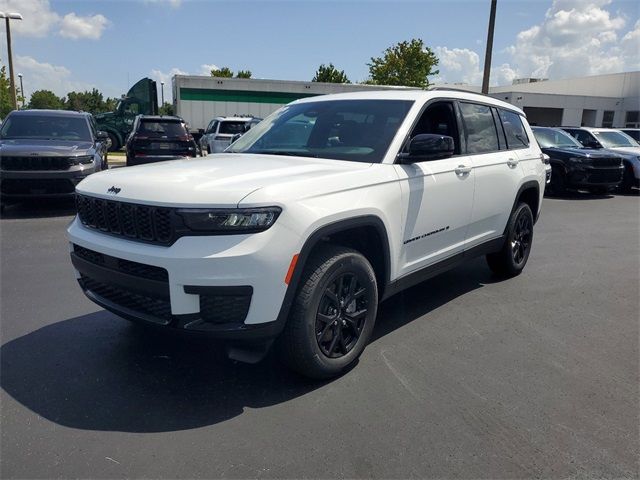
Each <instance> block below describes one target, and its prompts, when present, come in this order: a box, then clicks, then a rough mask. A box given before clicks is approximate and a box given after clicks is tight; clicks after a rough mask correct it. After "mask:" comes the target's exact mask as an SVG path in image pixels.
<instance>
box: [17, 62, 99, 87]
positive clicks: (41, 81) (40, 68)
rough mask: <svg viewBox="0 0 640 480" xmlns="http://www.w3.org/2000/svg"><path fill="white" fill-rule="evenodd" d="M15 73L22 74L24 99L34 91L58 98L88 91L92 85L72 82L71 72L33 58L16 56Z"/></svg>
mask: <svg viewBox="0 0 640 480" xmlns="http://www.w3.org/2000/svg"><path fill="white" fill-rule="evenodd" d="M15 71H16V74H17V73H22V75H23V79H24V87H25V88H24V89H25V93H26V97H27V98H29V97H30V96H31V93H32V92H34V91H36V90H51V91H52V92H54V93H55V94H56V95H58V96H59V97H63V96H65V95H66V94H67V93H69V92H70V91H74V90H83V91H84V90H90V89H91V88H93V85H89V84H86V83H83V82H77V81H75V80H73V75H72V73H71V71H70V70H69V69H68V68H66V67H63V66H61V65H52V64H50V63H46V62H39V61H38V60H36V59H35V58H33V57H29V56H21V55H17V56H16V57H15Z"/></svg>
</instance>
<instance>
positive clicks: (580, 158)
mask: <svg viewBox="0 0 640 480" xmlns="http://www.w3.org/2000/svg"><path fill="white" fill-rule="evenodd" d="M531 129H532V130H533V134H534V135H535V137H536V140H537V141H538V144H539V145H540V148H541V149H542V151H543V152H544V153H546V154H547V155H549V158H550V162H551V169H552V173H551V183H550V184H549V185H547V188H546V191H547V192H548V193H550V194H552V195H562V194H563V193H565V191H566V190H567V189H574V190H578V189H584V190H589V191H590V192H592V193H604V192H606V191H608V190H612V189H614V188H616V187H618V186H619V185H620V183H621V182H622V175H623V173H624V166H623V164H622V158H621V157H619V156H617V155H615V154H614V153H612V152H608V151H606V150H594V149H591V148H585V147H583V146H582V144H581V143H580V142H578V141H577V140H576V139H575V138H573V137H572V136H571V135H569V134H568V133H566V132H564V131H562V130H560V129H557V128H546V127H531Z"/></svg>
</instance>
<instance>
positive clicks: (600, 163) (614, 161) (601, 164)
mask: <svg viewBox="0 0 640 480" xmlns="http://www.w3.org/2000/svg"><path fill="white" fill-rule="evenodd" d="M591 165H592V166H594V167H597V168H619V167H620V165H622V161H621V160H620V158H618V157H611V158H592V159H591Z"/></svg>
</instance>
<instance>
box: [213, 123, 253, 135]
mask: <svg viewBox="0 0 640 480" xmlns="http://www.w3.org/2000/svg"><path fill="white" fill-rule="evenodd" d="M246 123H247V122H220V131H219V132H218V133H226V134H230V135H235V134H236V133H244V131H245V128H244V126H245V124H246Z"/></svg>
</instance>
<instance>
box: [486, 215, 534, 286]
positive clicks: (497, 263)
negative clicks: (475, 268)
mask: <svg viewBox="0 0 640 480" xmlns="http://www.w3.org/2000/svg"><path fill="white" fill-rule="evenodd" d="M532 243H533V214H532V213H531V209H530V208H529V205H527V204H526V203H520V204H519V205H518V206H517V207H516V209H515V211H514V212H513V213H512V214H511V217H510V218H509V223H508V225H507V238H506V241H505V243H504V246H503V247H502V249H501V250H500V251H499V252H496V253H490V254H489V255H487V263H488V264H489V268H490V269H491V271H492V272H493V273H495V274H496V275H499V276H501V277H515V276H516V275H519V274H520V272H522V270H523V269H524V266H525V265H526V264H527V260H528V259H529V253H530V252H531V244H532Z"/></svg>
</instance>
